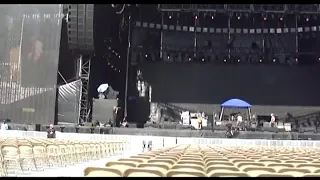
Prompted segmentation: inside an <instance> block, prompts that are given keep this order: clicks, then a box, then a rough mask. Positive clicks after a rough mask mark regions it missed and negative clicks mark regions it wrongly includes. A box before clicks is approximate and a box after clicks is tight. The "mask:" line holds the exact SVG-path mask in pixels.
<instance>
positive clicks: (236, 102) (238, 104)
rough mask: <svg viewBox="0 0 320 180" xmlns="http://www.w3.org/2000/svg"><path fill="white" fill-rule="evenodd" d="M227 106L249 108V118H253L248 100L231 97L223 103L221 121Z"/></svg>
mask: <svg viewBox="0 0 320 180" xmlns="http://www.w3.org/2000/svg"><path fill="white" fill-rule="evenodd" d="M225 108H243V109H248V120H249V121H250V120H251V105H250V104H249V103H247V102H246V101H243V100H241V99H229V100H227V101H225V102H224V103H222V104H221V113H220V118H219V119H220V121H221V120H222V115H223V112H224V109H225Z"/></svg>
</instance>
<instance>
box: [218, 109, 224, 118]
mask: <svg viewBox="0 0 320 180" xmlns="http://www.w3.org/2000/svg"><path fill="white" fill-rule="evenodd" d="M223 110H224V107H221V112H220V117H219V120H220V121H221V120H222V115H223Z"/></svg>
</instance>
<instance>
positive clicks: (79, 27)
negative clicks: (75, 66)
mask: <svg viewBox="0 0 320 180" xmlns="http://www.w3.org/2000/svg"><path fill="white" fill-rule="evenodd" d="M67 8H68V16H67V18H68V20H67V22H68V44H69V49H71V50H75V51H80V52H81V53H84V54H92V53H93V52H94V41H93V15H94V5H93V4H68V5H67Z"/></svg>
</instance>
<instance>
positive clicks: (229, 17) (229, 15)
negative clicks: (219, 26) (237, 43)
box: [228, 12, 232, 59]
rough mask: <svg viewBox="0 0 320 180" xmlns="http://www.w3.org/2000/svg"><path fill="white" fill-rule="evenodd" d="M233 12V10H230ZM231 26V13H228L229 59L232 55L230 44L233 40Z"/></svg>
mask: <svg viewBox="0 0 320 180" xmlns="http://www.w3.org/2000/svg"><path fill="white" fill-rule="evenodd" d="M230 13H232V12H230ZM230 28H231V14H228V59H230V58H231V55H230V52H231V50H230V48H229V44H230V42H231V34H230Z"/></svg>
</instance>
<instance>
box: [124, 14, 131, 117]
mask: <svg viewBox="0 0 320 180" xmlns="http://www.w3.org/2000/svg"><path fill="white" fill-rule="evenodd" d="M128 23H129V27H128V28H129V30H128V48H127V62H126V81H125V83H126V84H125V95H124V117H125V118H126V117H127V115H128V85H129V65H130V63H129V62H130V49H131V15H129V17H128Z"/></svg>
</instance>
